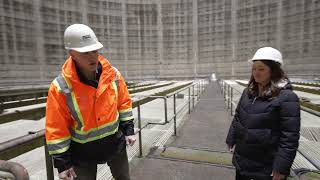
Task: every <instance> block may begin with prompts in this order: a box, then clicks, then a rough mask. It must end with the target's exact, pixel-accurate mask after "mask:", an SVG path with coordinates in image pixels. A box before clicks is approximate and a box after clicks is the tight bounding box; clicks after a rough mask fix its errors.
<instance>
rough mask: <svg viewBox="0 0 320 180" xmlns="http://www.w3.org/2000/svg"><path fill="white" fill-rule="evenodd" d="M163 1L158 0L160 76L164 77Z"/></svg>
mask: <svg viewBox="0 0 320 180" xmlns="http://www.w3.org/2000/svg"><path fill="white" fill-rule="evenodd" d="M161 9H162V3H161V1H157V10H158V16H157V32H158V57H159V58H158V61H159V63H158V64H159V73H158V76H160V77H162V76H163V75H165V74H164V72H162V65H163V63H164V62H163V24H162V10H161Z"/></svg>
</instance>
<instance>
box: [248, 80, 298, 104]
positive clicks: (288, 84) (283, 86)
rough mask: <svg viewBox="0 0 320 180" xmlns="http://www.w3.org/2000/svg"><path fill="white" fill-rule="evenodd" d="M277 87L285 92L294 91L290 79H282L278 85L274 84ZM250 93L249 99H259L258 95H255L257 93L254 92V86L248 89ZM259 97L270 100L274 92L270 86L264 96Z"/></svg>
mask: <svg viewBox="0 0 320 180" xmlns="http://www.w3.org/2000/svg"><path fill="white" fill-rule="evenodd" d="M274 86H275V87H277V88H279V89H280V91H281V90H284V89H290V90H292V89H293V88H292V85H291V82H290V81H289V79H281V80H280V81H279V82H277V83H276V84H274ZM248 89H249V91H248V94H249V97H250V98H254V97H258V95H257V94H256V93H255V91H254V90H253V85H252V84H251V85H250V86H249V87H248ZM259 97H261V98H263V99H269V98H272V92H271V86H269V87H268V88H267V89H265V90H264V91H263V92H262V95H260V96H259Z"/></svg>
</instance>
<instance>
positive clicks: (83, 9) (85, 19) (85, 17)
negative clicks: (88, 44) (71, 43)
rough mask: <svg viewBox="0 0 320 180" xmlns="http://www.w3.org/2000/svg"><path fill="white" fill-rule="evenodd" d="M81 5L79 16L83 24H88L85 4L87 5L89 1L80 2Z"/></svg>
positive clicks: (82, 0)
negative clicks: (80, 15)
mask: <svg viewBox="0 0 320 180" xmlns="http://www.w3.org/2000/svg"><path fill="white" fill-rule="evenodd" d="M80 3H81V5H80V7H81V11H80V12H81V14H82V21H83V24H88V22H89V21H88V5H87V3H89V1H87V0H81V1H80Z"/></svg>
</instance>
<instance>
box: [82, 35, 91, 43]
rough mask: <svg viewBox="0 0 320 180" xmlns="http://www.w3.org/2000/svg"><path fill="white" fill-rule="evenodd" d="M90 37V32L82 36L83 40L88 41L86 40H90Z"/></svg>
mask: <svg viewBox="0 0 320 180" xmlns="http://www.w3.org/2000/svg"><path fill="white" fill-rule="evenodd" d="M89 39H91V36H90V34H88V35H85V36H82V40H83V41H86V40H89Z"/></svg>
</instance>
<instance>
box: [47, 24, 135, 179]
mask: <svg viewBox="0 0 320 180" xmlns="http://www.w3.org/2000/svg"><path fill="white" fill-rule="evenodd" d="M64 43H65V48H66V49H67V50H68V53H69V58H68V59H67V60H66V62H65V63H64V65H63V67H62V73H61V74H60V75H59V76H58V77H57V78H55V79H54V81H53V82H52V83H51V86H50V88H49V92H48V100H47V109H46V142H47V146H48V150H49V153H50V154H51V155H52V157H53V160H54V166H55V168H57V169H58V172H59V178H60V179H63V180H68V179H74V178H77V179H80V180H82V179H83V180H91V179H92V180H94V179H96V174H97V164H100V163H105V162H106V163H107V164H108V165H109V166H110V169H111V172H112V175H113V177H114V178H115V179H116V180H129V179H130V177H129V164H128V158H127V153H126V144H127V145H131V146H132V145H133V144H134V143H135V141H136V139H135V137H134V129H133V126H134V125H133V115H132V101H131V99H130V96H129V93H128V89H127V87H126V84H125V81H124V79H123V77H122V76H121V74H120V73H119V72H118V70H117V69H115V68H113V67H112V66H111V65H110V63H109V62H108V60H106V59H105V58H104V57H103V56H101V55H100V54H99V53H98V50H99V49H101V48H102V47H103V45H102V44H101V43H100V42H99V41H98V39H97V37H96V35H95V33H94V32H93V31H92V29H91V28H90V27H88V26H86V25H83V24H73V25H71V26H69V27H68V28H67V29H66V30H65V32H64Z"/></svg>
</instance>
